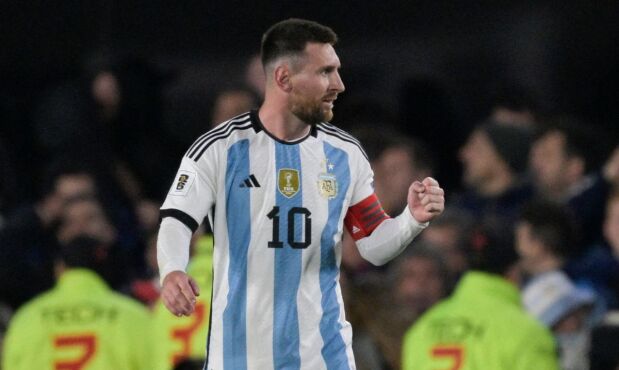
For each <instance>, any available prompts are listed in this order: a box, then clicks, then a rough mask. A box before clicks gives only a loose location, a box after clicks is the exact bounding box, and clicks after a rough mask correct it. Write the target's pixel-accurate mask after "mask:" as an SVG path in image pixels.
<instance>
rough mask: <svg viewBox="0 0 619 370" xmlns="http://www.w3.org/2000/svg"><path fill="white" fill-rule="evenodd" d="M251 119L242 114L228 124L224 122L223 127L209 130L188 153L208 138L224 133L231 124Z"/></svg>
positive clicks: (219, 126)
mask: <svg viewBox="0 0 619 370" xmlns="http://www.w3.org/2000/svg"><path fill="white" fill-rule="evenodd" d="M247 117H249V113H244V114H241V115H239V116H236V117H234V118H232V119H230V120H228V121H226V122H224V123H223V124H221V125H218V126H217V127H215V128H213V129H211V130H209V131H208V132H206V133H205V134H204V135H202V136H200V137H199V138H198V139H196V141H194V142H193V144H192V145H191V147H190V148H189V150H188V151H187V153H189V152H191V151H192V150H193V149H194V148H195V146H196V145H199V143H200V142H201V141H202V140H203V139H206V137H207V136H212V135H214V134H216V133H219V132H222V131H224V130H226V129H227V128H228V126H230V125H231V124H233V123H235V122H239V121H242V120H244V119H245V118H247Z"/></svg>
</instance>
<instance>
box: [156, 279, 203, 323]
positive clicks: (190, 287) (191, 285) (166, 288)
mask: <svg viewBox="0 0 619 370" xmlns="http://www.w3.org/2000/svg"><path fill="white" fill-rule="evenodd" d="M199 295H200V288H198V284H197V283H196V281H195V280H194V279H193V278H192V277H191V276H189V275H187V274H186V273H184V272H183V271H172V272H170V273H169V274H167V275H166V277H165V278H164V279H163V286H162V288H161V299H162V300H163V304H164V305H165V306H166V308H167V309H168V310H169V311H170V312H172V314H174V315H176V316H182V315H185V316H189V315H191V314H192V313H193V310H194V308H195V305H196V296H199Z"/></svg>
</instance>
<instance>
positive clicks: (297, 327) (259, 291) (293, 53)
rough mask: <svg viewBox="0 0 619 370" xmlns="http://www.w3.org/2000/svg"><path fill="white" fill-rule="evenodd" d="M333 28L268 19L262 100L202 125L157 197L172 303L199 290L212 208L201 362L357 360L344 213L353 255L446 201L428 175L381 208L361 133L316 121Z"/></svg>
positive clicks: (335, 62)
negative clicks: (197, 247)
mask: <svg viewBox="0 0 619 370" xmlns="http://www.w3.org/2000/svg"><path fill="white" fill-rule="evenodd" d="M336 41H337V36H336V35H335V33H334V32H333V31H332V30H331V29H330V28H328V27H325V26H322V25H320V24H317V23H315V22H311V21H305V20H300V19H289V20H286V21H283V22H280V23H277V24H275V25H274V26H272V27H271V28H270V29H269V30H268V31H267V32H266V33H265V35H264V36H263V39H262V62H263V66H264V70H265V72H266V81H267V83H266V88H265V99H264V103H263V105H262V106H261V107H260V109H259V110H258V111H257V112H251V113H248V114H244V115H241V116H238V117H236V118H234V119H232V120H230V121H229V122H228V123H225V124H222V125H220V126H219V127H218V128H216V129H214V130H213V131H211V132H210V133H207V134H205V135H203V136H202V137H201V138H199V139H198V140H197V141H196V142H195V143H194V145H192V146H191V147H190V148H189V150H188V151H187V153H186V155H185V157H184V158H183V160H182V162H181V166H180V169H179V171H178V174H177V177H176V181H175V182H174V184H173V185H172V188H171V189H170V192H169V194H168V197H167V198H166V201H165V202H164V204H163V206H162V211H161V215H162V222H161V227H160V232H159V242H158V257H159V266H160V271H161V276H162V279H163V282H162V299H163V301H164V303H165V305H166V307H167V308H168V309H169V310H170V311H171V312H172V313H174V314H177V315H189V314H191V312H192V311H193V309H194V302H195V296H196V294H198V293H199V291H198V287H197V284H196V283H195V282H194V281H193V280H192V279H191V278H189V277H188V276H187V275H186V274H185V272H184V269H185V266H186V264H187V259H188V246H189V239H190V237H191V232H192V230H194V229H195V228H196V227H197V225H198V223H199V221H201V220H202V219H203V218H204V217H205V216H206V215H207V213H208V214H209V219H210V220H212V221H213V225H214V237H215V252H214V256H213V258H214V263H213V265H214V281H213V299H212V309H211V325H210V336H209V342H208V358H207V364H206V366H205V368H206V369H209V370H211V369H218V370H219V369H223V370H228V369H234V370H242V369H260V370H263V369H282V368H286V369H300V368H301V366H302V367H303V368H304V369H324V368H329V369H346V370H348V369H354V368H355V363H354V358H353V355H352V349H351V337H352V332H351V329H350V324H348V323H347V322H346V319H345V317H344V309H343V306H342V303H341V302H342V297H341V291H340V287H339V283H338V275H339V263H340V254H341V235H342V230H343V227H344V224H345V225H346V227H347V229H348V230H349V231H350V232H351V234H352V236H353V237H354V238H355V239H357V245H358V247H359V249H360V251H361V254H362V255H363V256H364V258H366V259H368V260H369V261H371V262H372V263H375V264H384V263H386V262H387V261H388V260H390V259H391V258H393V257H395V256H396V255H397V254H399V253H400V252H401V251H402V250H403V249H404V247H405V246H406V245H408V244H409V243H410V241H411V240H412V239H413V238H414V237H415V236H416V235H417V234H418V233H419V232H420V231H421V230H422V229H423V228H424V227H425V226H426V225H427V222H429V221H430V220H432V219H433V218H434V217H436V216H437V215H438V214H439V213H441V212H442V210H443V208H444V197H443V190H442V189H441V188H440V187H439V185H438V183H437V182H436V180H434V179H432V178H426V179H424V180H423V181H422V182H414V183H413V184H412V185H411V186H410V188H409V194H408V205H407V206H406V207H405V209H404V210H403V211H402V213H401V214H400V215H399V216H397V217H395V218H393V219H391V218H389V217H388V216H387V215H386V214H385V213H384V211H383V209H382V207H381V206H380V203H379V201H378V199H377V197H376V196H375V195H374V191H373V189H372V181H373V180H372V171H371V170H370V166H369V163H368V161H367V159H366V158H365V157H364V153H363V151H362V150H361V148H360V146H359V144H358V142H357V141H356V140H355V139H354V138H352V137H351V136H350V135H348V134H347V133H345V132H344V131H342V130H340V129H338V128H336V127H334V126H333V125H331V124H328V123H326V122H328V121H330V120H331V118H332V117H333V112H332V109H333V104H334V101H335V100H336V99H337V96H338V94H339V93H341V92H343V91H344V84H343V83H342V80H341V79H340V75H339V68H340V61H339V59H338V56H337V54H336V53H335V50H334V48H333V45H334V44H335V42H336ZM215 204H216V206H217V207H216V211H215V212H212V208H213V206H214V205H215Z"/></svg>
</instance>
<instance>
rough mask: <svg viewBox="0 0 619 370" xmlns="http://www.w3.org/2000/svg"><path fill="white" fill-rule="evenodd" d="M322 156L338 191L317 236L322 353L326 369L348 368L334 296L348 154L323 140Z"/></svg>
mask: <svg viewBox="0 0 619 370" xmlns="http://www.w3.org/2000/svg"><path fill="white" fill-rule="evenodd" d="M324 151H325V157H326V158H328V160H329V162H330V163H332V164H334V167H333V171H332V172H331V173H333V174H334V175H335V178H336V181H337V194H336V196H335V198H333V199H330V200H329V218H328V220H327V223H326V224H325V227H324V229H323V230H322V236H321V238H320V291H321V292H322V299H321V305H322V317H321V319H320V334H321V335H322V340H323V343H324V345H323V347H322V351H321V352H322V357H323V358H324V360H325V363H326V365H327V370H349V369H350V366H349V364H348V356H347V354H346V343H344V339H343V338H342V334H341V329H342V325H341V324H340V322H339V318H340V312H341V307H340V304H339V302H338V300H337V282H338V274H339V267H338V265H337V261H336V259H335V250H334V247H335V234H336V233H337V230H338V224H339V222H340V218H341V216H342V212H343V211H344V210H343V209H342V208H343V206H344V199H345V197H346V192H347V191H348V187H349V185H350V169H349V167H348V154H346V152H345V151H343V150H341V149H337V148H335V147H333V146H331V145H329V143H327V142H326V141H325V142H324Z"/></svg>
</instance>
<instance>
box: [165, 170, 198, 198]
mask: <svg viewBox="0 0 619 370" xmlns="http://www.w3.org/2000/svg"><path fill="white" fill-rule="evenodd" d="M195 178H196V174H195V172H190V171H186V170H180V171H178V173H177V174H176V181H175V182H174V184H173V185H172V188H171V189H170V194H171V195H182V196H185V195H187V193H188V192H189V189H191V186H192V185H193V182H194V180H195Z"/></svg>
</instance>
